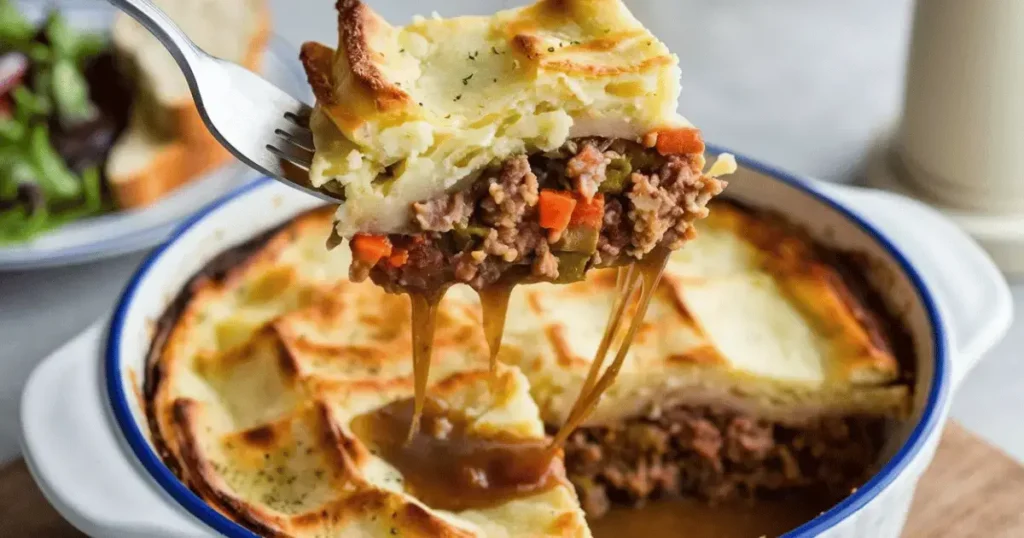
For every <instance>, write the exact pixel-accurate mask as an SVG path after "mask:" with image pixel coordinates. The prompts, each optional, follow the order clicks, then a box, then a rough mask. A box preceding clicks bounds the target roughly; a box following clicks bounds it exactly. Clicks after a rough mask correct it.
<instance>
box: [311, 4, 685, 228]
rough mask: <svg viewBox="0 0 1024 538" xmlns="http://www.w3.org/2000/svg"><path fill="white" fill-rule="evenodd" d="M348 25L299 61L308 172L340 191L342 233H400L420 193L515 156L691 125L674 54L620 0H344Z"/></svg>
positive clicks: (343, 21)
mask: <svg viewBox="0 0 1024 538" xmlns="http://www.w3.org/2000/svg"><path fill="white" fill-rule="evenodd" d="M339 28H340V30H339V43H340V46H339V47H338V49H337V50H331V49H329V48H328V47H326V46H324V45H320V44H317V43H307V44H306V45H305V46H304V47H303V61H304V63H305V65H306V68H307V71H308V72H309V73H310V81H311V83H312V84H313V87H314V91H315V93H316V96H317V107H316V112H315V114H314V117H313V120H312V127H313V131H314V138H315V144H316V148H317V152H316V156H315V158H314V162H313V168H312V170H311V174H310V178H311V181H312V182H313V183H314V184H315V185H317V186H321V185H326V184H330V183H332V182H336V185H335V188H337V189H339V190H341V189H343V192H344V195H345V197H346V198H347V200H348V203H346V204H344V205H343V206H342V207H341V208H340V209H339V213H338V215H337V217H338V227H337V231H338V233H340V234H341V235H343V236H350V235H352V234H354V233H356V232H357V231H358V232H373V233H393V232H402V231H404V229H405V228H406V226H407V225H408V223H409V206H410V204H411V203H412V202H416V201H422V200H426V199H430V198H433V197H436V196H438V195H440V194H443V193H444V192H450V191H452V190H457V189H458V188H459V187H460V186H462V185H465V184H466V183H468V182H470V181H472V179H473V178H474V177H475V175H476V174H478V173H479V172H480V171H481V170H482V169H484V168H485V167H486V166H487V165H488V164H491V163H494V162H498V161H501V160H503V159H505V158H507V157H509V156H511V155H515V154H521V153H524V152H526V153H532V152H541V151H548V150H553V149H556V148H558V147H560V146H562V145H563V144H564V143H565V142H566V140H568V139H570V138H575V137H583V136H602V137H609V138H626V139H631V140H639V139H641V138H642V137H643V136H644V135H647V134H649V133H652V132H657V131H659V130H670V129H674V128H679V127H686V126H688V125H689V124H688V123H687V122H686V120H685V119H684V118H682V117H681V116H679V115H678V114H677V113H676V102H677V99H678V96H679V91H680V87H679V77H680V72H679V67H678V60H677V58H676V56H675V55H673V54H671V53H670V52H669V51H668V49H667V47H666V46H665V45H664V44H663V43H662V42H660V41H659V40H658V39H657V38H655V37H654V36H653V35H652V34H651V33H650V32H649V31H648V30H647V29H646V28H644V27H643V25H642V24H640V22H639V21H637V20H636V19H635V18H634V17H633V16H632V14H630V12H629V11H628V9H627V8H626V7H625V6H624V5H623V4H622V2H621V1H620V0H541V1H540V2H538V3H536V4H534V5H532V6H528V7H524V8H519V9H513V10H508V11H502V12H499V13H497V14H495V15H493V16H490V17H457V18H450V19H441V18H436V17H435V18H419V19H416V20H415V21H414V22H413V23H411V24H409V25H407V26H403V27H394V26H391V25H390V24H388V23H387V22H386V21H385V20H383V19H382V18H381V17H380V16H378V15H377V14H376V13H374V12H373V11H372V10H370V8H369V7H367V6H366V5H364V4H363V3H361V2H359V1H357V0H343V1H341V2H339Z"/></svg>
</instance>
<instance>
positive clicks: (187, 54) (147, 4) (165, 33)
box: [107, 0, 206, 93]
mask: <svg viewBox="0 0 1024 538" xmlns="http://www.w3.org/2000/svg"><path fill="white" fill-rule="evenodd" d="M107 2H109V3H110V4H111V5H113V6H114V7H116V8H118V9H120V10H122V11H124V12H125V13H127V14H128V15H130V16H131V17H132V18H133V19H135V20H136V21H138V23H139V24H141V25H142V26H143V27H144V28H146V29H147V30H149V31H150V33H152V34H153V35H154V36H155V37H156V38H157V39H158V40H159V41H160V43H162V44H163V46H164V48H166V49H167V52H170V53H171V57H173V58H174V61H175V62H177V63H178V67H180V68H181V70H182V71H183V72H184V73H185V78H187V79H188V83H189V86H190V87H191V89H192V90H193V93H195V87H194V83H195V78H194V73H193V68H192V66H193V65H195V64H196V62H199V61H200V60H201V59H202V58H203V57H205V56H206V53H204V52H203V51H202V50H200V48H199V47H197V46H196V44H195V43H193V42H192V40H191V39H189V38H188V36H187V35H185V32H183V31H181V28H179V27H178V25H177V24H175V23H174V21H172V20H171V18H170V17H168V16H167V14H166V13H164V12H163V10H161V9H160V8H158V7H156V6H155V5H153V2H151V1H150V0H107Z"/></svg>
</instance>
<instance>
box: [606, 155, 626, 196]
mask: <svg viewBox="0 0 1024 538" xmlns="http://www.w3.org/2000/svg"><path fill="white" fill-rule="evenodd" d="M631 173H633V165H632V164H630V162H629V159H627V158H626V157H618V158H615V159H612V162H611V163H609V164H608V168H607V170H606V172H605V179H604V181H602V182H601V185H600V186H598V188H597V190H599V191H600V192H606V193H608V194H620V193H622V191H623V190H624V189H625V188H626V180H627V179H629V174H631Z"/></svg>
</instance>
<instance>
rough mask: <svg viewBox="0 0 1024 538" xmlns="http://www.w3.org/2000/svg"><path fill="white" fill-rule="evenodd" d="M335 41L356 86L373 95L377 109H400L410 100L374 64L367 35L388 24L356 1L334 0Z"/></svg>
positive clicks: (372, 51)
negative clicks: (336, 27)
mask: <svg viewBox="0 0 1024 538" xmlns="http://www.w3.org/2000/svg"><path fill="white" fill-rule="evenodd" d="M335 8H336V9H337V10H338V43H339V44H340V45H341V47H340V48H341V51H340V52H342V53H343V54H344V57H345V59H346V60H347V63H348V68H349V71H350V72H351V73H352V76H353V77H354V79H355V80H356V81H357V82H358V83H359V85H360V86H361V87H362V88H363V89H365V90H366V91H367V92H369V93H370V95H372V96H373V98H374V101H375V103H376V105H377V108H378V109H379V110H391V109H396V108H400V107H402V106H404V105H406V104H408V103H410V102H411V100H410V98H409V95H408V94H407V93H405V92H404V91H402V90H401V89H400V88H398V86H395V85H394V84H393V83H391V81H389V80H388V79H387V78H386V77H385V76H384V73H383V72H381V70H380V69H379V68H378V67H377V64H376V63H375V58H374V55H375V54H376V51H374V50H373V47H372V44H371V43H370V36H371V35H372V34H373V33H375V32H379V31H380V29H381V28H382V27H384V26H387V25H388V23H387V21H385V20H384V19H382V18H380V16H379V15H377V14H376V13H375V12H374V11H373V10H372V9H370V7H369V6H367V5H366V4H364V3H363V2H361V1H360V0H338V2H337V4H335Z"/></svg>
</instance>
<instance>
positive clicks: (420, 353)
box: [408, 288, 448, 440]
mask: <svg viewBox="0 0 1024 538" xmlns="http://www.w3.org/2000/svg"><path fill="white" fill-rule="evenodd" d="M447 291H448V289H447V288H444V289H441V290H438V291H437V292H436V293H433V294H430V295H425V294H420V293H413V294H410V295H409V300H410V302H411V303H412V375H413V387H414V389H415V396H414V397H413V402H414V405H413V412H412V415H411V421H410V422H409V423H408V428H409V432H408V438H409V439H410V440H412V438H413V436H414V435H415V433H416V432H417V431H419V429H420V416H421V415H422V414H423V405H424V400H425V399H426V396H427V381H428V379H429V378H430V357H431V355H432V354H433V351H434V329H435V328H436V326H437V306H438V304H440V303H441V299H442V298H444V294H445V292H447Z"/></svg>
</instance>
